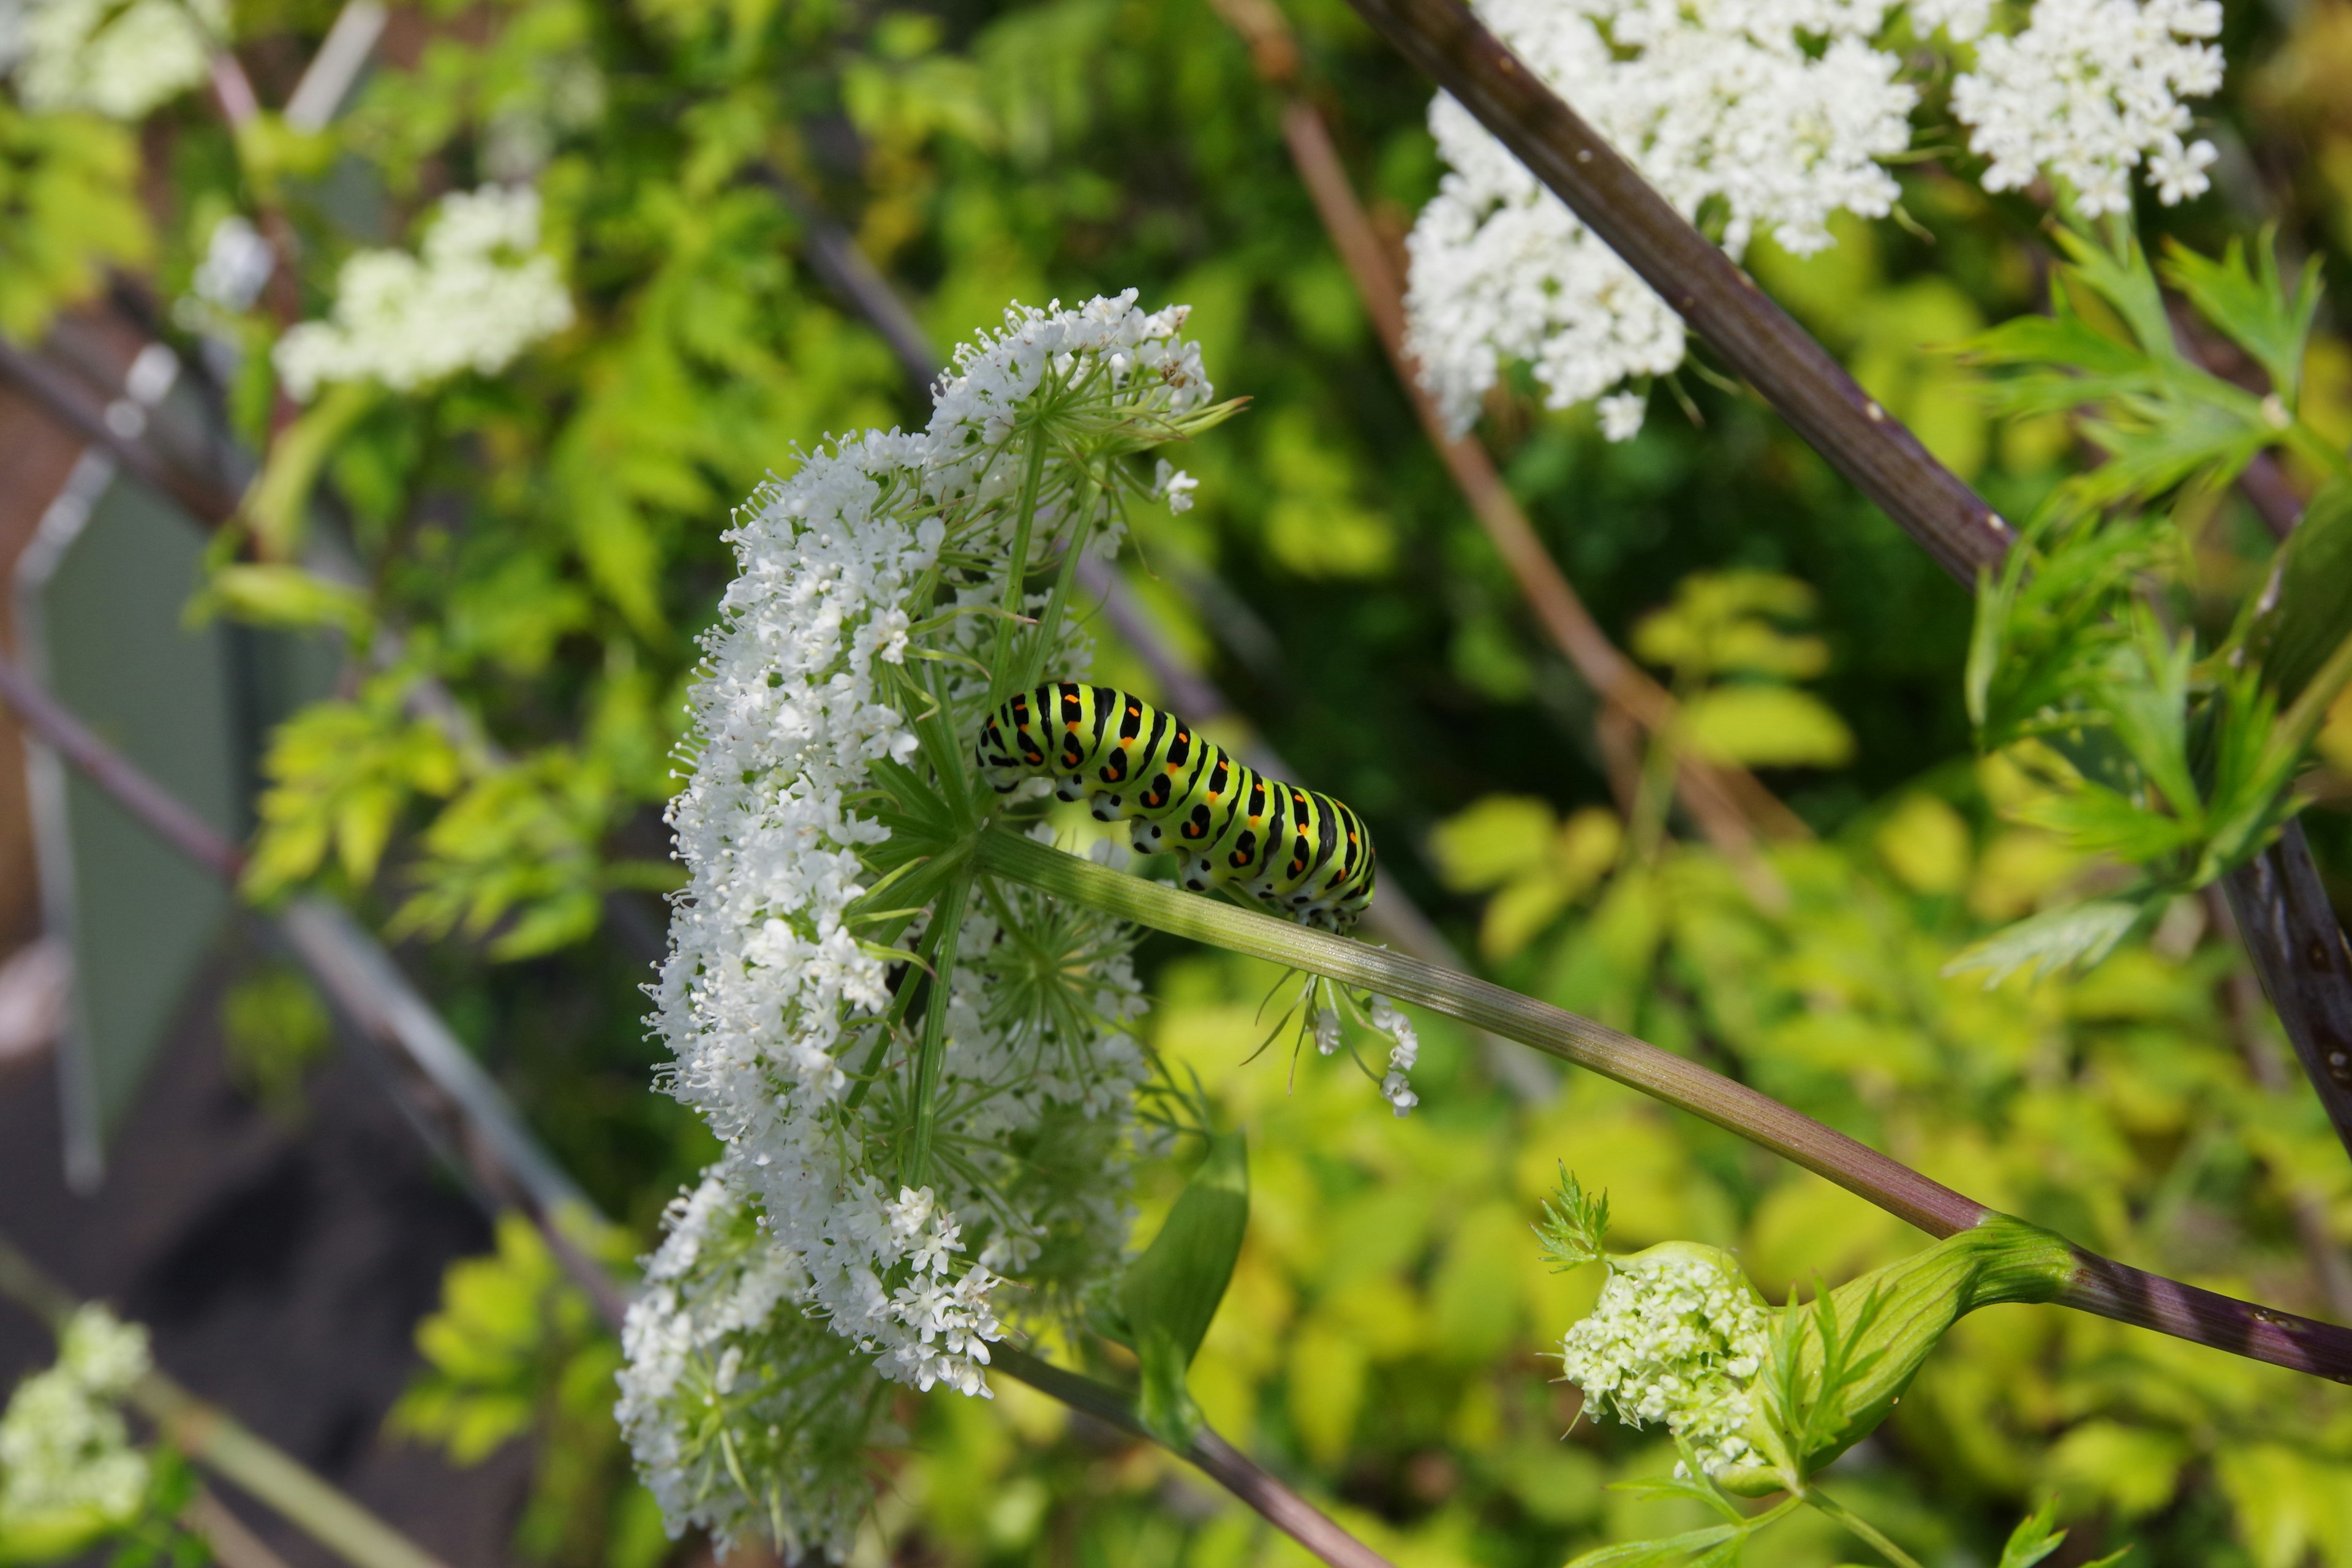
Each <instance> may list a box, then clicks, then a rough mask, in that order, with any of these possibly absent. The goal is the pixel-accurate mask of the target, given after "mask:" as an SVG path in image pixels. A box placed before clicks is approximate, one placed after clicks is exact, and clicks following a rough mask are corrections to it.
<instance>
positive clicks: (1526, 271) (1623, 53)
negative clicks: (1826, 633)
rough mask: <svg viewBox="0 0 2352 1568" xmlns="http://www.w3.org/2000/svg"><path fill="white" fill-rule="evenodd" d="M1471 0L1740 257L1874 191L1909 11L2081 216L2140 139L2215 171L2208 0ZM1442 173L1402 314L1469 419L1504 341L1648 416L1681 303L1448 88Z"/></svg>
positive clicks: (1893, 124)
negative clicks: (2010, 26)
mask: <svg viewBox="0 0 2352 1568" xmlns="http://www.w3.org/2000/svg"><path fill="white" fill-rule="evenodd" d="M1477 9H1478V12H1479V14H1480V16H1482V17H1483V18H1484V19H1485V20H1486V23H1487V24H1488V25H1489V26H1492V27H1493V28H1494V30H1495V32H1496V35H1497V36H1498V37H1501V38H1502V39H1503V41H1504V42H1506V43H1507V44H1508V45H1510V46H1511V47H1512V48H1513V49H1514V50H1515V51H1517V54H1518V56H1519V58H1522V59H1524V60H1525V61H1526V62H1527V63H1528V67H1529V68H1531V69H1533V70H1534V71H1535V72H1536V73H1537V74H1538V76H1540V77H1541V78H1542V79H1544V80H1545V81H1546V82H1547V83H1549V85H1550V86H1551V87H1552V88H1553V89H1555V90H1556V91H1558V92H1559V94H1560V96H1561V97H1562V98H1564V99H1565V100H1567V101H1568V102H1569V103H1570V105H1571V106H1573V107H1574V108H1575V109H1576V110H1579V111H1580V113H1582V114H1583V115H1584V116H1585V117H1586V118H1587V119H1588V120H1590V121H1591V122H1592V124H1593V126H1594V128H1595V129H1597V130H1598V131H1600V132H1601V134H1602V135H1603V136H1606V137H1607V138H1608V139H1609V141H1610V142H1611V143H1612V145H1613V146H1615V147H1616V149H1617V150H1618V151H1619V152H1621V153H1623V154H1624V155H1625V157H1626V158H1627V159H1629V160H1630V161H1631V162H1632V163H1633V165H1634V167H1636V168H1637V169H1639V170H1640V171H1641V172H1642V174H1643V177H1644V178H1646V179H1647V180H1648V181H1649V182H1650V183H1651V184H1653V185H1654V186H1656V187H1657V189H1658V191H1659V193H1660V194H1661V195H1664V197H1665V198H1666V199H1667V200H1668V201H1669V202H1671V203H1672V204H1674V205H1675V209H1676V210H1677V211H1679V212H1681V213H1682V214H1683V216H1685V217H1688V218H1691V219H1693V220H1694V221H1697V220H1699V219H1701V218H1702V216H1704V217H1705V218H1706V221H1707V222H1709V223H1711V224H1714V225H1716V226H1717V228H1716V237H1717V238H1718V239H1719V240H1720V241H1721V243H1722V245H1723V247H1724V248H1725V249H1726V250H1727V251H1729V252H1730V253H1731V254H1732V255H1733V256H1734V257H1735V258H1736V257H1738V256H1739V255H1741V254H1742V253H1743V252H1744V251H1745V250H1746V248H1747V247H1748V242H1749V240H1750V239H1752V238H1753V237H1755V236H1756V235H1757V234H1759V233H1763V234H1769V236H1770V237H1772V239H1773V240H1774V242H1775V243H1777V244H1778V245H1780V247H1782V248H1783V249H1786V250H1789V251H1791V252H1793V253H1795V254H1797V255H1800V256H1802V255H1808V254H1811V252H1813V251H1816V250H1819V249H1821V248H1822V247H1824V246H1827V245H1828V244H1829V243H1830V232H1829V227H1828V221H1829V218H1830V216H1831V215H1832V214H1834V213H1838V212H1848V213H1852V214H1854V215H1855V216H1861V217H1882V216H1885V215H1886V214H1887V213H1888V212H1889V211H1891V210H1892V208H1893V205H1894V202H1895V196H1896V194H1897V191H1896V186H1895V181H1894V180H1893V178H1892V177H1891V176H1889V175H1888V174H1887V173H1886V171H1885V168H1883V167H1882V166H1881V165H1882V164H1883V163H1884V162H1885V160H1887V159H1889V158H1892V157H1894V156H1895V155H1896V154H1898V153H1903V152H1904V151H1905V150H1906V149H1907V148H1908V147H1909V145H1910V142H1911V127H1910V114H1911V110H1912V109H1913V108H1914V106H1915V105H1916V102H1917V99H1918V94H1917V91H1916V89H1915V88H1914V87H1913V86H1912V84H1911V83H1909V82H1907V81H1906V80H1904V79H1902V71H1903V68H1904V62H1903V58H1901V57H1899V56H1898V55H1897V53H1896V52H1895V50H1894V49H1893V48H1891V47H1889V43H1890V38H1891V37H1893V38H1899V37H1900V36H1901V30H1902V28H1903V27H1905V26H1907V28H1908V30H1909V32H1910V33H1911V34H1913V35H1915V36H1916V37H1918V38H1921V39H1927V38H1930V37H1933V38H1936V39H1938V40H1939V41H1940V42H1941V44H1942V45H1943V46H1944V47H1947V48H1948V49H1949V50H1951V51H1952V52H1953V53H1954V54H1956V55H1958V56H1959V57H1960V63H1963V64H1969V60H1968V58H1967V57H1968V56H1969V54H1970V52H1971V46H1973V55H1974V58H1973V63H1972V66H1971V68H1969V70H1967V71H1966V72H1965V73H1964V74H1962V75H1960V76H1959V77H1958V79H1957V80H1956V81H1955V83H1954V86H1953V90H1952V100H1951V101H1952V109H1953V112H1954V113H1955V114H1956V115H1957V116H1958V119H1959V120H1960V121H1962V122H1963V123H1964V124H1966V125H1968V126H1969V127H1970V129H1971V137H1970V142H1969V145H1970V147H1971V149H1972V150H1973V151H1975V152H1976V153H1979V154H1980V155H1982V156H1984V157H1986V158H1988V159H1990V167H1989V168H1988V169H1987V171H1986V174H1985V184H1986V185H1987V187H1988V188H1990V189H1992V190H2006V189H2011V188H2013V187H2016V186H2020V185H2023V184H2027V183H2029V182H2031V181H2032V179H2034V178H2035V177H2036V176H2037V175H2038V174H2042V173H2045V172H2046V173H2048V174H2052V175H2054V176H2056V177H2057V178H2058V179H2059V180H2060V181H2061V182H2063V184H2064V185H2065V186H2066V187H2067V189H2068V191H2069V193H2070V195H2071V199H2072V200H2073V202H2074V205H2075V207H2076V209H2077V210H2078V211H2079V212H2080V213H2081V214H2083V215H2084V216H2095V215H2097V214H2101V213H2108V212H2121V211H2124V210H2125V209H2126V207H2127V206H2128V205H2129V199H2128V196H2129V179H2130V172H2131V170H2132V169H2133V168H2134V167H2137V166H2140V165H2141V164H2143V163H2145V166H2146V173H2147V179H2148V181H2149V183H2150V184H2153V185H2154V186H2155V187H2156V189H2157V193H2158V196H2159V197H2160V198H2161V199H2162V200H2164V201H2165V202H2167V203H2172V202H2178V201H2179V200H2181V199H2183V198H2184V197H2187V196H2193V195H2198V194H2200V192H2202V191H2203V190H2204V189H2205V188H2206V184H2207V177H2206V174H2205V172H2204V171H2205V169H2206V167H2207V166H2208V165H2209V164H2210V163H2211V162H2212V161H2213V158H2214V152H2213V148H2212V146H2211V144H2210V142H2201V141H2200V142H2184V140H2183V137H2184V136H2185V134H2186V133H2187V132H2188V131H2189V124H2190V120H2189V110H2188V108H2187V106H2186V105H2185V103H2184V102H2183V101H2182V100H2185V99H2189V98H2194V97H2198V96H2200V95H2202V94H2206V93H2210V92H2212V91H2213V90H2214V89H2217V88H2218V87H2219V86H2220V85H2221V52H2220V50H2219V49H2218V48H2216V47H2213V46H2211V45H2210V44H2208V43H2204V42H2202V41H2201V40H2205V39H2210V38H2211V37H2214V36H2215V35H2216V34H2217V33H2218V32H2219V30H2220V26H2221V7H2220V5H2218V4H2216V3H2215V0H2036V3H2035V5H2033V7H2032V12H2031V14H2030V16H2029V19H2028V21H2027V24H2026V26H2024V27H2023V28H2022V29H2021V31H2020V32H2018V33H2017V34H2016V35H2015V36H2014V37H2001V36H1991V37H1980V35H1982V34H1983V33H1984V30H1985V26H1986V24H1987V21H1988V19H1989V16H1990V11H1991V7H1990V5H1987V4H1985V0H1912V3H1911V4H1910V5H1907V6H1906V5H1900V4H1893V3H1889V0H1830V3H1822V0H1479V4H1478V5H1477ZM1429 122H1430V130H1431V132H1432V133H1433V135H1434V136H1435V137H1436V139H1437V145H1438V152H1439V153H1440V155H1441V156H1442V157H1443V158H1444V160H1445V163H1446V167H1447V170H1448V173H1447V174H1446V175H1445V177H1444V181H1443V182H1442V183H1441V184H1440V185H1439V188H1438V194H1437V195H1436V196H1435V197H1434V198H1433V199H1432V200H1431V202H1430V203H1429V205H1427V206H1425V207H1423V209H1422V214H1421V217H1420V220H1419V221H1418V222H1417V223H1416V224H1415V225H1414V227H1413V232H1412V240H1411V242H1410V248H1411V251H1412V282H1411V287H1410V289H1409V290H1408V294H1407V300H1406V304H1407V307H1408V310H1409V313H1410V317H1411V322H1410V330H1409V339H1410V343H1411V346H1412V352H1413V353H1414V355H1415V357H1416V358H1418V359H1419V360H1420V362H1421V365H1422V374H1423V381H1424V382H1425V383H1426V384H1427V385H1428V388H1429V390H1430V393H1431V395H1433V396H1434V397H1435V398H1436V399H1437V401H1438V404H1439V405H1440V407H1441V408H1443V409H1444V413H1445V415H1446V416H1447V418H1448V419H1449V420H1450V421H1452V423H1453V424H1454V426H1455V427H1456V428H1457V429H1461V428H1466V427H1467V426H1469V424H1470V422H1471V421H1472V420H1473V419H1474V418H1475V417H1476V416H1477V411H1478V404H1479V400H1480V399H1481V398H1483V397H1484V396H1485V395H1486V392H1487V391H1488V389H1489V388H1491V387H1492V386H1493V385H1494V384H1495V383H1496V379H1497V378H1498V377H1499V375H1500V374H1501V370H1502V366H1503V364H1504V363H1506V362H1509V361H1519V362H1523V363H1527V364H1528V365H1530V366H1531V367H1532V368H1533V370H1534V373H1535V377H1536V380H1537V381H1538V383H1539V384H1541V385H1542V387H1543V388H1544V392H1545V395H1546V400H1547V401H1548V402H1549V404H1550V405H1552V406H1553V407H1556V408H1565V407H1569V406H1571V405H1577V404H1581V403H1586V402H1592V401H1594V400H1596V399H1597V400H1598V409H1597V411H1598V413H1599V415H1600V416H1601V430H1602V433H1603V434H1604V435H1605V436H1606V437H1608V438H1609V439H1611V440H1612V441H1622V440H1625V439H1628V438H1630V437H1632V436H1633V434H1634V433H1635V432H1637V431H1638V430H1639V429H1640V428H1641V426H1642V415H1643V405H1644V403H1645V401H1646V396H1645V393H1646V384H1647V380H1648V378H1650V377H1652V376H1657V375H1664V374H1668V373H1670V372H1672V371H1673V370H1674V369H1675V367H1676V366H1678V365H1679V364H1681V363H1682V359H1683V349H1684V334H1683V324H1682V321H1681V320H1680V318H1679V317H1677V316H1676V315H1675V313H1674V311H1673V310H1670V309H1669V308H1668V307H1667V305H1666V303H1665V301H1664V300H1661V299H1660V298H1659V297H1658V296H1657V295H1656V294H1655V293H1654V292H1652V291H1651V289H1650V288H1649V286H1648V285H1647V284H1645V283H1643V281H1642V280H1641V279H1639V278H1638V277H1636V276H1635V275H1634V273H1633V269H1632V268H1629V267H1627V266H1626V265H1625V264H1624V263H1623V262H1622V261H1621V260H1619V259H1618V258H1617V256H1616V255H1615V253H1614V252H1612V251H1611V250H1610V249H1609V247H1607V246H1606V245H1604V244H1602V243H1601V240H1600V238H1599V237H1597V236H1595V235H1594V234H1593V233H1592V232H1591V230H1590V229H1588V228H1586V227H1585V226H1584V224H1583V223H1582V221H1581V220H1580V219H1579V218H1578V217H1577V216H1575V215H1574V214H1573V213H1571V212H1570V211H1569V209H1568V207H1567V206H1566V205H1564V204H1563V203H1561V202H1560V200H1559V198H1558V197H1557V196H1555V195H1552V194H1551V193H1550V192H1549V190H1547V189H1545V188H1544V187H1543V185H1542V184H1540V183H1538V181H1537V180H1536V178H1535V176H1534V175H1532V174H1528V171H1527V170H1526V169H1525V168H1524V167H1523V166H1521V165H1520V163H1518V161H1517V159H1516V158H1514V157H1512V155H1511V154H1510V153H1508V152H1507V151H1506V150H1505V148H1504V147H1503V145H1502V143H1501V142H1497V141H1496V140H1495V138H1494V137H1493V136H1492V135H1491V134H1489V133H1488V132H1487V131H1486V128H1485V127H1484V126H1482V125H1480V124H1479V123H1478V122H1477V121H1476V120H1475V118H1474V117H1473V116H1472V115H1471V114H1470V112H1469V111H1468V110H1465V109H1464V108H1463V107H1462V106H1461V105H1460V104H1459V103H1457V102H1455V101H1454V100H1453V99H1452V98H1451V97H1448V96H1446V95H1444V94H1440V95H1439V96H1438V98H1437V99H1436V100H1435V101H1433V103H1432V104H1431V105H1430V110H1429Z"/></svg>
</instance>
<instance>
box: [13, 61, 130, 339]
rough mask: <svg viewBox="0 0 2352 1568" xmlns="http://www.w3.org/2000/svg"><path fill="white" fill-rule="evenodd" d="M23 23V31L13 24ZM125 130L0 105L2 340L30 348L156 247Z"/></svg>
mask: <svg viewBox="0 0 2352 1568" xmlns="http://www.w3.org/2000/svg"><path fill="white" fill-rule="evenodd" d="M19 25H21V24H19ZM139 165H140V160H139V142H138V139H137V136H136V134H135V133H134V132H133V131H132V129H131V127H128V126H122V125H114V124H110V123H109V122H108V121H104V120H101V119H100V118H99V117H98V116H97V115H95V114H80V113H48V114H28V113H26V112H25V111H24V110H20V109H18V108H17V107H16V105H15V104H14V103H12V102H10V101H8V100H6V99H0V334H5V335H6V336H8V337H10V338H13V339H15V340H16V341H17V342H23V343H30V342H36V341H37V340H38V339H39V338H40V337H41V335H42V334H43V333H44V332H46V331H47V330H48V324H49V321H50V319H51V318H52V317H53V316H55V315H56V313H57V312H58V310H61V309H63V308H64V307H66V306H68V305H70V304H72V303H74V302H75V301H76V300H81V299H85V298H87V297H88V296H89V295H90V294H93V293H95V292H97V290H98V289H100V287H101V286H102V285H103V284H104V283H105V281H106V274H107V269H108V268H110V267H112V266H118V265H119V266H122V267H125V268H135V267H138V266H140V265H142V264H143V263H144V262H145V261H146V260H147V259H148V257H149V254H150V252H152V250H153V248H154V237H153V235H152V231H151V230H150V228H149V226H148V221H147V209H146V207H145V205H143V204H142V202H141V200H140V196H139V183H138V182H139V172H140V167H139Z"/></svg>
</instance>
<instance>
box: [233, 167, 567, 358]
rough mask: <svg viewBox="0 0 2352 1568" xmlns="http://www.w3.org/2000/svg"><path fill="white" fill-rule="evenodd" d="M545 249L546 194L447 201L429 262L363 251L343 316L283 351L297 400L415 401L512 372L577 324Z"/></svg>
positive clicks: (295, 336) (346, 287)
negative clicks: (374, 386) (326, 390)
mask: <svg viewBox="0 0 2352 1568" xmlns="http://www.w3.org/2000/svg"><path fill="white" fill-rule="evenodd" d="M539 238H540V236H539V193H538V192H536V191H534V190H530V189H529V188H527V187H525V188H519V189H509V188H507V187H505V186H500V185H485V186H484V187H482V188H481V189H480V190H478V191H471V192H468V191H453V192H452V193H450V194H449V195H446V196H444V197H442V198H441V202H440V205H439V206H438V207H437V208H436V211H435V215H434V218H433V226H432V227H431V228H430V229H429V230H428V231H427V232H426V234H425V246H424V254H423V256H422V258H418V257H415V256H411V255H409V254H408V253H407V252H405V251H401V250H362V251H361V252H360V253H359V254H357V255H356V256H353V257H352V258H351V259H350V260H348V261H346V262H344V263H343V268H342V271H341V273H340V274H339V275H338V276H337V278H336V281H335V306H334V311H333V314H332V316H331V318H330V319H329V320H327V321H305V322H303V323H302V324H301V325H299V326H297V327H295V328H293V329H291V330H290V331H288V332H287V334H286V335H285V336H284V337H283V338H281V339H279V340H278V347H277V350H276V352H275V353H274V354H273V356H272V357H273V359H274V360H275V362H276V363H277V366H278V377H279V379H280V380H282V381H283V382H284V383H285V384H286V390H287V392H288V393H289V395H291V396H293V397H294V398H295V400H296V401H298V402H304V403H307V402H309V401H310V398H311V397H313V396H314V395H317V393H318V390H319V388H320V386H321V385H323V384H326V383H328V382H334V381H375V382H381V383H382V384H384V385H385V386H388V387H390V388H392V389H393V390H394V391H395V392H415V391H416V390H417V389H419V388H421V387H425V386H430V385H432V384H435V383H436V382H440V381H444V380H446V379H447V378H448V377H450V376H453V375H455V374H457V373H458V372H460V371H465V370H471V371H474V372H477V373H478V374H482V375H495V374H498V373H499V372H500V371H502V370H504V369H506V367H507V366H508V365H509V364H511V363H514V361H515V357H516V356H517V355H519V354H520V353H522V351H523V350H525V349H526V348H529V347H530V345H531V344H532V343H535V342H539V341H540V340H541V338H544V337H548V336H550V335H551V334H553V333H556V332H560V331H562V330H563V329H564V328H566V327H568V326H570V325H571V324H572V296H571V295H570V294H569V293H567V292H566V291H565V289H564V287H563V278H562V273H561V272H560V271H559V270H558V269H557V268H556V265H555V258H553V257H551V256H547V255H544V254H541V251H540V249H539Z"/></svg>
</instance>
